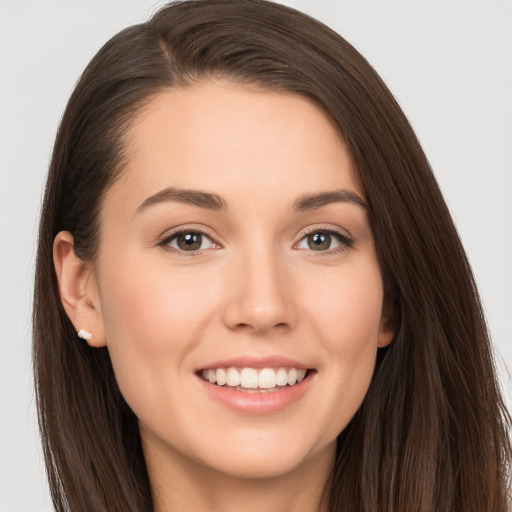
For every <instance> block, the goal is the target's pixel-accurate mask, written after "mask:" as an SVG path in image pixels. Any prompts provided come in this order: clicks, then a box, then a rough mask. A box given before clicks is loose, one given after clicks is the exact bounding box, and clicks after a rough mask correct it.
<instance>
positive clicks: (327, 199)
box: [293, 190, 368, 212]
mask: <svg viewBox="0 0 512 512" xmlns="http://www.w3.org/2000/svg"><path fill="white" fill-rule="evenodd" d="M331 203H352V204H355V205H358V206H361V207H362V208H365V209H366V208H368V204H367V203H366V202H365V201H364V200H363V199H362V198H361V197H360V196H359V195H357V194H356V193H355V192H352V191H350V190H333V191H329V192H320V193H318V194H306V195H304V196H301V197H299V199H297V201H295V203H294V204H293V208H294V209H295V210H297V211H299V212H303V211H307V210H315V209H317V208H321V207H322V206H326V205H328V204H331Z"/></svg>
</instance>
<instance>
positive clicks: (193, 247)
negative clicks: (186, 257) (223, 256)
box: [165, 231, 214, 252]
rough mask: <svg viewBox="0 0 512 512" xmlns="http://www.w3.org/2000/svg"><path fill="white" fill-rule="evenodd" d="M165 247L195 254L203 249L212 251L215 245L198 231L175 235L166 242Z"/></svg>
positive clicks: (182, 232)
mask: <svg viewBox="0 0 512 512" xmlns="http://www.w3.org/2000/svg"><path fill="white" fill-rule="evenodd" d="M165 245H168V246H169V247H172V248H173V249H176V250H177V251H184V252H194V251H199V250H202V249H210V248H212V247H213V245H214V243H213V242H212V240H211V239H210V237H208V236H206V235H204V234H203V233H200V232H198V231H181V232H179V233H175V234H174V235H172V236H171V237H169V238H168V239H167V240H166V241H165Z"/></svg>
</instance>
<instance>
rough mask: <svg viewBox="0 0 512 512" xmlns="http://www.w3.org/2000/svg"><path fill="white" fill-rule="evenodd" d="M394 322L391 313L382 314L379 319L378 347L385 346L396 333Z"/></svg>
mask: <svg viewBox="0 0 512 512" xmlns="http://www.w3.org/2000/svg"><path fill="white" fill-rule="evenodd" d="M395 324H396V322H395V318H394V316H393V315H392V314H388V315H383V316H382V318H381V320H380V326H379V338H378V341H377V346H378V347H379V348H383V347H387V346H388V345H389V344H390V343H391V342H392V341H393V339H394V337H395V334H396V325H395Z"/></svg>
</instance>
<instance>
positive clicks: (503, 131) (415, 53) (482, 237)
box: [0, 0, 512, 512]
mask: <svg viewBox="0 0 512 512" xmlns="http://www.w3.org/2000/svg"><path fill="white" fill-rule="evenodd" d="M161 3H162V2H157V1H142V0H138V1H137V0H115V1H114V0H109V1H104V0H103V1H99V0H88V1H75V0H73V1H71V0H67V1H64V0H62V1H56V0H45V1H44V2H43V1H35V0H33V1H19V0H0V512H18V511H20V512H21V511H23V512H36V511H37V512H42V511H50V510H51V506H50V501H49V498H48V490H47V487H46V481H45V476H44V469H43V464H42V461H41V457H40V446H39V440H38V434H37V428H36V421H35V411H34V398H33V392H32V380H31V361H30V304H31V288H32V274H33V266H34V254H35V238H36V231H37V217H38V209H39V206H40V201H41V194H42V186H43V182H44V177H45V173H46V170H47V166H48V162H49V157H50V152H51V147H52V143H53V139H54V136H55V131H56V128H57V124H58V122H59V119H60V116H61V115H62V112H63V109H64V107H65V104H66V102H67V99H68V97H69V94H70V92H71V90H72V87H73V85H74V83H75V82H76V80H77V78H78V76H79V74H80V72H81V71H82V70H83V68H84V67H85V65H86V64H87V62H88V61H89V60H90V58H91V57H92V56H93V54H94V53H95V52H96V50H98V49H99V47H100V46H101V45H102V44H103V43H104V42H105V41H106V40H107V39H108V38H109V37H110V36H112V35H114V33H116V32H118V31H119V30H120V29H122V28H124V27H125V26H127V25H129V24H133V23H137V22H139V21H143V20H144V19H146V18H147V16H148V15H149V14H150V13H151V12H153V11H154V10H155V8H156V7H157V6H158V5H160V4H161ZM283 3H287V4H288V5H291V6H294V7H297V8H299V9H301V10H304V11H306V12H308V13H310V14H312V15H313V16H315V17H317V18H319V19H321V20H322V21H324V22H325V23H327V24H328V25H330V26H331V27H332V28H334V29H335V30H337V31H338V32H340V33H341V34H342V35H343V36H344V37H346V38H347V39H348V40H349V41H350V42H351V43H352V44H354V45H355V46H356V47H357V48H358V49H359V50H360V51H361V52H362V53H363V55H365V56H366V57H367V58H368V60H369V61H370V62H371V63H372V64H373V65H374V67H375V68H376V69H377V71H378V72H379V73H380V74H381V75H382V77H383V78H384V80H385V81H386V82H387V84H388V85H389V86H390V88H391V90H392V91H393V93H394V94H395V96H396V97H397V99H398V100H399V102H400V104H401V105H402V107H403V109H404V111H405V112H406V114H407V115H408V117H409V119H410V120H411V122H412V124H413V126H414V128H415V129H416V132H417V134H418V136H419V138H420V140H421V142H422V144H423V146H424V148H425V150H426V152H427V155H428V157H429V159H430V161H431V163H432V166H433V168H434V170H435V172H436V175H437V178H438V180H439V182H440V185H441V188H442V190H443V192H444V194H445V197H446V200H447V202H448V205H449V207H450V209H451V212H452V214H453V216H454V218H455V220H456V223H457V226H458V228H459V231H460V234H461V236H462V239H463V242H464V244H465V247H466V249H467V252H468V255H469V258H470V261H471V263H472V265H473V269H474V272H475V274H476V278H477V281H478V284H479V287H480V291H481V294H482V298H483V302H484V305H485V310H486V314H487V317H488V321H489V325H490V328H491V331H492V335H493V338H494V341H495V345H496V349H497V352H498V353H499V358H498V365H499V367H500V372H501V378H502V383H503V387H504V389H505V394H506V396H507V400H508V402H509V404H510V403H511V401H512V400H511V398H510V397H511V394H512V393H511V385H510V378H509V377H508V376H506V372H505V367H506V366H508V367H509V368H511V367H512V346H511V344H510V339H511V337H512V336H511V335H512V308H511V304H512V229H511V228H512V206H511V204H512V201H511V192H512V172H511V171H512V96H511V94H512V93H511V91H512V1H511V0H479V1H471V0H459V1H454V0H442V1H441V0H437V1H435V0H430V1H428V2H427V1H426V0H423V1H411V0H408V1H402V2H398V1H393V0H388V1H386V2H379V1H377V0H374V1H364V0H363V1H361V0H358V1H356V0H351V1H339V2H338V1H336V0H317V1H313V0H296V1H293V0H291V1H287V2H283Z"/></svg>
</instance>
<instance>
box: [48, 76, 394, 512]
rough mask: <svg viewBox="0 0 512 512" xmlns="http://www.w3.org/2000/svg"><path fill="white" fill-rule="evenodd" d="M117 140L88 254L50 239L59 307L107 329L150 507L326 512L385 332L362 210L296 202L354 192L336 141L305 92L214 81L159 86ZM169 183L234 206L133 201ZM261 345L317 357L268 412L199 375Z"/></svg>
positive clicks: (388, 332)
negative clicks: (185, 240)
mask: <svg viewBox="0 0 512 512" xmlns="http://www.w3.org/2000/svg"><path fill="white" fill-rule="evenodd" d="M128 140H129V142H130V154H129V157H128V159H127V160H128V161H127V165H126V169H125V171H124V173H123V175H122V176H121V178H120V179H119V180H118V181H116V182H115V184H114V185H113V186H112V187H111V189H110V190H108V191H107V194H106V197H105V201H104V204H103V208H102V213H101V233H100V235H101V244H100V251H99V255H98V257H97V260H96V261H94V262H93V263H92V264H88V265H86V264H83V263H82V262H80V261H78V260H77V259H76V257H75V255H74V253H73V250H72V244H73V239H72V236H71V235H70V234H69V233H65V232H63V233H60V234H59V235H58V236H57V238H56V240H55V247H54V255H55V266H56V271H57V276H58V280H59V286H60V290H61V297H62V301H63V304H64V307H65V309H66V311H67V313H68V315H69V317H70V319H71V320H72V322H73V323H74V325H75V327H76V328H77V330H78V329H86V330H88V331H91V332H92V333H93V338H92V339H91V340H90V341H88V343H89V344H90V345H91V346H92V347H94V346H103V345H107V347H108V350H109V353H110V356H111V358H112V363H113V366H114V371H115V374H116V378H117V380H118V383H119V386H120V389H121V391H122V393H123V395H124V397H125V399H126V400H127V402H128V404H129V405H130V407H131V408H132V409H133V411H134V412H135V414H136V415H137V417H138V418H139V424H140V430H141V437H142V440H143V446H144V453H145V457H146V461H147V465H148V471H149V475H150V480H151V483H152V490H153V495H154V500H155V510H157V511H159V512H165V511H168V510H171V509H172V510H178V511H180V510H183V511H185V510H196V511H206V510H216V511H225V512H229V511H234V510H242V509H243V510H244V511H250V510H275V511H287V512H290V511H306V510H307V511H311V510H325V507H326V502H325V501H324V502H322V501H321V497H322V491H323V489H324V486H325V484H326V482H327V480H328V477H329V473H330V471H331V469H332V466H333V461H334V456H335V442H336V437H337V435H338V434H339V433H340V432H341V431H342V430H343V428H344V427H345V426H346V425H347V424H348V422H349V421H350V419H351V418H352V417H353V415H354V414H355V412H356V411H357V409H358V408H359V406H360V404H361V402H362V400H363V398H364V396H365V393H366V391H367V389H368V386H369V383H370V380H371V376H372V372H373V369H374V365H375V358H376V352H377V349H378V347H379V346H385V345H387V344H388V343H390V341H391V340H392V337H393V329H392V328H391V327H390V322H389V319H388V318H387V317H386V315H384V314H383V287H382V279H381V274H380V269H379V265H378V262H377V257H376V252H375V247H374V241H373V236H372V231H371V227H370V224H369V220H368V211H367V209H366V208H365V207H364V206H361V205H360V204H357V203H354V202H349V201H336V202H330V203H329V204H324V205H322V206H319V207H316V208H309V209H306V210H303V211H298V210H297V209H296V208H294V205H295V204H296V202H297V200H299V199H300V198H302V197H304V195H307V194H312V193H322V192H332V191H339V190H344V191H349V192H351V193H352V194H356V195H357V196H358V197H360V198H361V200H362V201H364V199H365V196H364V190H363V189H362V187H361V185H360V183H359V181H358V179H357V176H356V173H355V171H354V169H353V165H352V162H351V160H350V156H349V154H348V152H347V149H346V146H345V144H344V142H343V141H342V140H341V138H340V136H339V135H338V133H337V131H336V130H335V129H334V127H333V126H332V124H331V123H330V121H329V120H328V119H327V117H326V116H325V115H324V114H323V113H322V112H321V111H320V109H319V108H318V107H316V106H315V105H314V104H313V103H312V102H310V101H309V100H308V99H306V98H303V97H301V96H298V95H294V94H287V93H278V92H269V91H259V90H254V89H253V90H248V89H244V88H242V87H240V86H236V85H233V84H229V83H223V82H215V83H214V82H205V83H201V84H199V85H194V86H193V87H190V88H187V89H176V90H169V91H166V92H164V93H160V94H159V95H158V96H157V97H155V98H154V99H153V100H152V101H151V103H150V104H149V106H148V107H147V108H145V110H144V111H143V112H142V113H140V115H139V116H138V118H137V119H136V121H135V122H134V123H133V126H132V128H131V130H130V132H129V134H128ZM167 187H175V188H176V187H178V188H181V189H187V190H188V189H190V190H200V191H205V192H208V193H214V194H217V195H219V196H221V197H222V198H223V200H224V201H225V203H226V206H227V208H226V209H223V210H213V209H209V208H202V207H199V206H195V205H191V204H183V203H181V202H177V201H174V200H168V201H163V202H157V203H154V204H152V205H149V206H146V207H144V208H143V209H140V206H141V205H142V204H144V202H145V201H147V199H148V198H149V197H151V196H153V195H154V194H156V193H158V192H159V191H161V190H163V189H166V188H167ZM176 227H185V228H187V229H190V230H200V231H205V232H206V233H207V234H208V237H209V238H203V241H204V243H203V246H202V248H201V249H200V250H199V251H196V252H186V251H183V250H180V249H179V248H178V246H177V245H176V239H174V241H171V246H169V243H168V244H167V245H165V246H164V245H162V240H163V239H165V238H166V237H168V236H169V235H170V234H172V231H173V229H175V228H176ZM322 230H323V231H324V232H325V230H331V231H336V232H339V233H340V234H341V236H342V237H345V238H347V237H348V238H349V239H350V240H351V241H352V242H351V243H349V244H348V245H347V244H345V243H344V242H343V241H342V239H340V238H338V237H337V235H331V240H332V243H331V246H330V248H327V249H323V250H314V249H312V248H311V245H310V244H309V242H308V238H307V235H308V234H309V233H310V232H318V231H322ZM210 239H211V243H210ZM313 247H316V246H313ZM267 355H278V356H283V357H288V358H292V359H294V360H296V361H300V362H302V363H304V364H307V366H308V367H309V368H313V369H314V370H315V372H314V374H313V375H312V377H311V381H310V382H309V386H308V389H307V391H306V392H305V394H304V395H303V396H301V398H300V399H299V400H298V401H296V402H294V403H293V404H292V405H291V406H289V407H286V408H285V409H283V410H280V411H278V412H275V413H272V414H262V415H257V414H256V415H254V414H244V413H241V412H239V411H235V410H233V409H231V408H229V407H226V406H225V405H222V404H219V403H218V402H217V401H215V400H212V398H211V396H210V395H209V394H208V393H206V392H204V390H203V387H202V386H201V385H200V384H201V381H200V380H199V379H198V378H197V375H196V371H197V369H198V368H203V367H205V366H206V365H207V364H209V363H211V362H213V361H218V360H221V359H227V358H232V357H235V356H253V357H256V356H258V357H259V356H267Z"/></svg>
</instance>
